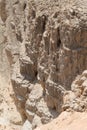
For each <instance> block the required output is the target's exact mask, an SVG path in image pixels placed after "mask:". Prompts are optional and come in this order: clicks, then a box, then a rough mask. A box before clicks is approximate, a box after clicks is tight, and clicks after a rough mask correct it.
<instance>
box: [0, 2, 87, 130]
mask: <svg viewBox="0 0 87 130" xmlns="http://www.w3.org/2000/svg"><path fill="white" fill-rule="evenodd" d="M86 12H87V2H86V0H83V1H81V0H75V1H74V0H72V1H68V0H61V1H60V0H44V1H43V0H37V1H36V0H12V1H11V0H0V21H1V22H2V23H3V27H4V28H5V39H4V43H5V44H6V45H5V46H6V48H5V50H6V54H7V57H8V61H9V64H10V67H9V68H10V73H11V82H12V86H13V89H14V92H15V95H16V105H17V107H18V109H19V111H20V113H21V115H22V116H23V119H24V120H26V122H25V124H29V125H28V126H30V127H31V129H32V128H35V127H37V126H38V125H40V124H45V123H47V122H49V121H50V120H52V119H53V118H55V117H57V116H58V115H59V113H60V112H61V111H62V110H66V109H67V108H71V105H70V103H71V102H68V105H67V103H66V102H67V101H66V99H65V98H66V97H67V96H66V95H67V94H66V93H68V94H72V95H75V94H74V92H72V91H74V90H77V88H76V87H77V85H75V84H77V83H74V87H71V83H72V81H73V80H74V79H75V77H76V76H77V75H79V74H81V73H82V72H83V71H84V70H86V69H87V13H86ZM0 25H1V24H0ZM76 82H77V81H76ZM84 82H85V81H84ZM81 83H82V82H81ZM75 86H76V87H75ZM71 88H72V91H70V90H71ZM74 88H76V89H74ZM67 91H68V92H67ZM77 91H78V90H77ZM79 91H80V90H79ZM78 93H79V92H78ZM64 94H65V97H64V105H63V95H64ZM81 94H82V93H81ZM62 105H63V107H62ZM84 108H85V107H84ZM84 108H83V106H82V107H81V108H80V109H81V111H83V110H84ZM72 109H74V110H75V109H76V110H79V108H74V107H72ZM31 124H32V126H31ZM25 126H26V125H24V127H23V130H24V129H25ZM26 129H27V128H26ZM29 129H30V128H29Z"/></svg>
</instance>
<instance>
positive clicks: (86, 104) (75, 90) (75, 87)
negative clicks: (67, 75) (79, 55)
mask: <svg viewBox="0 0 87 130" xmlns="http://www.w3.org/2000/svg"><path fill="white" fill-rule="evenodd" d="M63 109H64V110H68V111H69V110H70V111H71V110H75V111H77V112H83V111H86V110H87V70H85V71H84V72H83V73H82V75H79V76H78V77H77V78H76V80H75V81H74V82H73V83H72V85H71V91H68V92H66V93H65V95H64V104H63Z"/></svg>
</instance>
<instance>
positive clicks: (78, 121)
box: [35, 112, 87, 130]
mask: <svg viewBox="0 0 87 130" xmlns="http://www.w3.org/2000/svg"><path fill="white" fill-rule="evenodd" d="M82 129H83V130H87V112H83V113H80V112H73V113H70V112H63V113H61V114H60V115H59V117H58V118H57V119H54V120H53V121H52V122H50V123H48V124H47V125H43V126H40V127H38V128H36V129H35V130H82Z"/></svg>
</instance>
